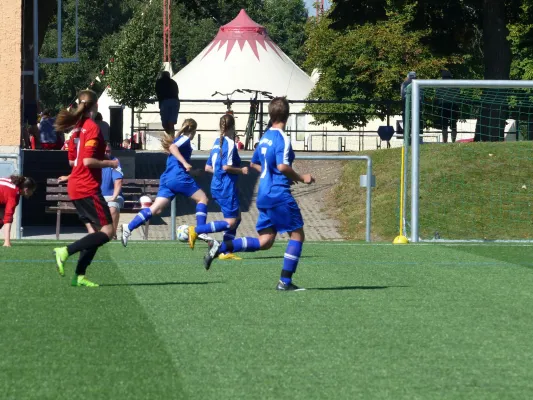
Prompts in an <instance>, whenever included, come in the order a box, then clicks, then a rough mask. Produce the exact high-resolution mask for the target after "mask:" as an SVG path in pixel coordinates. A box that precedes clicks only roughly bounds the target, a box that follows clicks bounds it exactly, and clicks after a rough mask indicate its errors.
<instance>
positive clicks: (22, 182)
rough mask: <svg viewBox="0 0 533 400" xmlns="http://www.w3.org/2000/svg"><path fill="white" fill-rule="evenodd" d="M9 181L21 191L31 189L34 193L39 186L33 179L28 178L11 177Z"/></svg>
mask: <svg viewBox="0 0 533 400" xmlns="http://www.w3.org/2000/svg"><path fill="white" fill-rule="evenodd" d="M9 179H11V183H12V184H13V185H15V186H16V187H17V188H19V189H30V190H31V191H32V192H33V191H35V189H36V188H37V184H36V183H35V181H34V180H33V178H29V177H27V176H22V175H11V176H10V177H9Z"/></svg>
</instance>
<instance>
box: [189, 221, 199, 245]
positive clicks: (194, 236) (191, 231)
mask: <svg viewBox="0 0 533 400" xmlns="http://www.w3.org/2000/svg"><path fill="white" fill-rule="evenodd" d="M196 239H198V234H197V233H196V230H195V228H194V226H189V247H190V248H191V249H194V244H195V243H196Z"/></svg>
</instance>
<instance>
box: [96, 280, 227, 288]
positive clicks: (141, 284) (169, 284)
mask: <svg viewBox="0 0 533 400" xmlns="http://www.w3.org/2000/svg"><path fill="white" fill-rule="evenodd" d="M213 283H224V282H222V281H220V282H138V283H136V282H132V283H107V284H101V285H100V287H105V286H172V285H210V284H213Z"/></svg>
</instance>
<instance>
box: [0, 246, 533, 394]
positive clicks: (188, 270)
mask: <svg viewBox="0 0 533 400" xmlns="http://www.w3.org/2000/svg"><path fill="white" fill-rule="evenodd" d="M56 245H57V244H56V242H31V243H30V242H22V243H21V242H17V243H15V245H14V247H13V248H11V249H8V248H4V249H0V255H1V256H0V269H1V271H2V273H1V279H0V299H1V302H0V310H1V315H2V316H1V321H0V337H1V340H0V350H1V351H0V354H1V356H0V398H1V399H76V398H79V399H81V398H84V399H114V400H116V399H395V400H396V399H459V398H461V399H463V398H464V399H510V398H517V399H525V398H529V397H530V396H531V393H532V391H533V345H532V340H531V337H532V333H533V270H532V267H533V261H532V260H533V246H528V245H488V244H485V245H408V246H399V247H398V246H391V245H367V244H353V243H347V242H339V243H324V242H322V243H307V244H306V246H305V247H304V252H303V257H302V260H301V262H300V266H299V268H298V272H297V274H296V275H295V283H297V284H298V285H301V286H304V287H306V288H308V289H309V290H307V291H304V292H277V291H275V290H274V287H275V285H276V282H277V279H278V276H279V272H280V268H281V262H282V258H281V257H282V256H283V252H284V245H283V244H281V243H280V244H277V245H276V246H275V247H274V248H273V249H271V250H270V251H266V252H261V253H255V254H251V253H248V254H244V255H243V258H244V259H243V261H215V263H214V264H213V266H212V269H211V270H210V271H209V272H206V271H205V270H204V268H203V266H202V256H203V254H204V249H205V245H203V244H202V243H199V244H198V245H197V249H196V250H195V251H191V250H190V249H189V248H188V247H187V246H186V245H184V244H178V243H172V242H150V243H144V242H131V244H130V245H129V247H128V248H127V249H124V248H122V246H121V245H120V244H119V243H116V242H115V243H112V244H109V245H106V246H104V247H103V248H102V249H101V251H100V252H99V253H98V255H97V257H96V259H95V262H94V264H93V265H92V266H91V267H90V269H89V271H88V277H89V278H90V279H94V280H95V281H96V282H98V283H100V284H101V285H102V286H101V287H99V288H94V289H92V288H74V287H70V286H69V282H70V276H71V275H72V272H73V268H74V265H75V260H72V261H70V260H69V262H68V268H67V271H68V272H67V277H66V278H60V277H59V275H58V274H57V273H56V271H55V267H54V261H53V260H52V254H51V251H52V248H53V247H54V246H56ZM75 258H77V257H75Z"/></svg>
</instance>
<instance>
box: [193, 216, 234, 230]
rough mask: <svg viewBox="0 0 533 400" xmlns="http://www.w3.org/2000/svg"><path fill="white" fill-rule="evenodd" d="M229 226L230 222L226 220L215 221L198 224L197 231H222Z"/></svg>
mask: <svg viewBox="0 0 533 400" xmlns="http://www.w3.org/2000/svg"><path fill="white" fill-rule="evenodd" d="M196 215H198V214H196ZM228 228H229V224H228V223H227V222H226V221H213V222H210V223H208V224H204V225H198V226H197V227H196V233H198V234H201V233H213V232H222V231H224V230H226V229H228Z"/></svg>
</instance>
